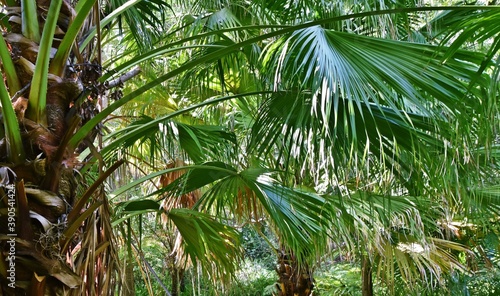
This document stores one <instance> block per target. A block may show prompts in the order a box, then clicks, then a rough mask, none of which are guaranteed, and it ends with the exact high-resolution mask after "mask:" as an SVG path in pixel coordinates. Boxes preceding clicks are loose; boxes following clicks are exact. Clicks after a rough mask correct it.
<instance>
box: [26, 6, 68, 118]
mask: <svg viewBox="0 0 500 296" xmlns="http://www.w3.org/2000/svg"><path fill="white" fill-rule="evenodd" d="M28 2H30V1H28ZM61 5H62V0H56V1H51V2H50V7H49V13H48V14H47V20H46V22H45V26H44V28H43V33H42V38H41V40H40V48H39V52H38V56H37V59H36V65H35V71H34V73H33V79H32V81H31V88H30V96H29V100H28V109H27V110H26V117H28V118H29V119H31V120H33V121H35V122H36V123H41V124H42V125H45V126H46V125H47V118H45V115H46V114H45V105H46V102H47V82H48V74H49V61H50V50H51V49H52V40H53V39H54V32H55V30H56V25H57V18H58V15H59V10H60V8H61Z"/></svg>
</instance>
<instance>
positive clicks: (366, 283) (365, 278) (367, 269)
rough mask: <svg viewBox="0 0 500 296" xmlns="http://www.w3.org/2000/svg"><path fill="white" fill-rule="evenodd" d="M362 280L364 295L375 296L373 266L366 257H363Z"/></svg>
mask: <svg viewBox="0 0 500 296" xmlns="http://www.w3.org/2000/svg"><path fill="white" fill-rule="evenodd" d="M361 280H362V283H363V285H362V295H363V296H373V281H372V264H371V262H370V258H368V257H367V256H366V255H362V258H361Z"/></svg>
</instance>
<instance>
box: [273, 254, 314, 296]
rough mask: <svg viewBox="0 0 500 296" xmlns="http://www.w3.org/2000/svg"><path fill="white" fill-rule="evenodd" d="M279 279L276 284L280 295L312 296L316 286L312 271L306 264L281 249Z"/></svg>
mask: <svg viewBox="0 0 500 296" xmlns="http://www.w3.org/2000/svg"><path fill="white" fill-rule="evenodd" d="M276 271H277V273H278V276H279V279H278V283H277V284H276V286H277V289H278V296H310V295H311V294H312V290H313V287H314V284H313V277H312V271H311V270H310V268H309V267H308V266H307V265H306V264H302V265H300V264H299V262H297V258H296V257H295V256H294V255H293V254H291V253H290V252H288V251H286V250H285V249H281V251H280V252H279V258H278V265H277V268H276Z"/></svg>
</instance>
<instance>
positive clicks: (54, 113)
mask: <svg viewBox="0 0 500 296" xmlns="http://www.w3.org/2000/svg"><path fill="white" fill-rule="evenodd" d="M71 2H73V1H70V0H64V1H63V4H62V7H61V13H60V14H59V18H58V23H57V26H58V30H56V33H55V36H56V37H57V39H61V38H62V36H63V35H64V32H65V31H66V30H67V28H68V25H69V24H70V22H71V19H72V18H73V17H74V13H75V12H74V10H73V8H72V7H71ZM50 3H51V1H45V0H37V1H36V7H37V13H38V20H39V23H40V24H39V25H40V28H43V27H44V21H45V16H46V14H47V11H48V7H49V5H50ZM17 5H19V7H9V9H8V11H9V15H8V17H7V19H9V22H10V28H9V29H10V30H9V31H8V32H5V33H4V34H3V35H4V39H5V41H6V43H7V46H8V47H9V49H10V50H11V57H12V60H13V62H14V65H15V67H16V72H17V76H18V78H19V81H20V84H21V90H20V91H19V92H18V93H17V94H16V96H15V98H14V99H13V102H12V103H13V107H14V109H15V112H16V116H17V119H18V122H19V126H20V130H21V136H22V140H23V146H24V150H25V155H26V159H25V161H24V162H23V163H21V164H17V165H12V164H11V163H9V159H7V152H6V151H7V149H8V143H7V141H8V140H7V139H6V138H5V135H4V134H3V133H2V130H4V129H2V128H0V199H1V200H0V283H1V284H0V295H61V294H65V295H71V294H78V295H83V294H84V293H85V292H83V291H82V289H83V288H84V287H85V288H88V290H87V291H94V293H97V294H98V295H102V294H103V293H104V291H103V290H102V289H101V288H102V287H110V288H112V286H113V283H112V282H110V281H112V280H111V279H112V278H113V277H114V276H113V275H112V274H109V273H106V270H107V268H112V267H113V263H112V262H110V261H109V260H108V259H109V258H110V257H106V258H105V256H113V255H114V254H110V253H108V248H106V247H101V250H100V253H99V255H95V257H93V258H89V254H93V253H92V252H94V253H95V250H92V249H89V248H87V247H86V246H85V245H82V244H78V241H79V240H82V239H85V240H87V241H88V243H90V244H93V246H94V247H95V246H98V247H99V246H102V245H106V244H108V245H109V246H112V245H113V242H112V241H111V238H110V237H111V234H110V233H111V232H110V221H109V219H108V218H109V217H107V216H106V214H105V213H104V211H106V205H107V204H106V200H105V199H104V198H103V196H104V193H103V192H102V193H98V194H96V195H93V196H92V198H90V196H89V197H87V199H86V200H85V201H87V200H89V198H90V199H91V200H94V201H98V202H100V203H102V205H101V206H99V207H97V206H96V208H95V211H94V212H93V213H89V215H88V216H86V217H88V219H86V222H83V224H82V221H81V220H78V219H77V218H78V217H79V216H80V214H81V213H80V211H78V213H76V212H75V213H73V217H72V218H71V219H70V218H69V217H70V216H71V215H72V213H71V210H72V209H73V208H74V206H75V204H76V197H77V196H76V192H77V190H76V189H77V186H78V182H77V176H78V174H75V171H76V170H77V169H78V168H79V161H78V160H77V157H76V155H75V154H74V151H69V149H66V146H65V145H64V144H62V143H64V142H65V139H68V137H69V135H71V134H72V133H73V132H74V130H75V128H76V127H77V123H78V121H75V119H76V118H78V117H79V116H78V114H80V113H85V112H86V113H89V110H83V111H82V110H81V108H80V106H81V104H77V103H76V102H77V100H78V99H79V98H80V95H81V94H82V92H83V89H84V88H85V87H86V85H87V83H94V82H95V81H93V82H89V81H88V79H87V78H85V77H84V76H85V73H84V72H85V71H83V70H84V69H80V70H81V71H79V70H77V71H72V72H70V71H66V72H65V74H64V75H63V76H62V77H59V76H56V75H52V76H49V82H48V86H47V102H46V110H45V115H46V119H44V120H42V121H41V122H40V123H37V122H35V121H32V120H30V118H27V117H28V116H27V114H28V112H27V113H26V116H25V111H26V110H27V108H28V111H29V108H30V107H29V105H28V99H27V98H28V97H29V95H30V85H31V81H32V78H33V69H34V66H35V64H36V63H37V54H38V52H39V46H38V44H37V43H35V42H33V41H32V40H30V39H28V38H26V36H23V35H22V30H21V18H22V14H21V13H20V12H21V6H20V4H17ZM52 46H54V47H57V46H58V44H57V42H53V44H52ZM70 64H72V61H68V63H67V65H70ZM87 64H90V62H88V61H87ZM2 73H3V71H2ZM3 74H4V76H5V73H3ZM3 79H5V77H4V78H3ZM4 81H5V82H6V84H7V87H9V85H8V83H7V80H4ZM92 95H93V94H90V95H89V96H88V97H86V98H88V99H89V100H91V101H92V98H91V97H92ZM86 98H84V99H86ZM94 99H95V98H94ZM84 101H85V100H84ZM93 101H97V100H93ZM80 103H82V102H80ZM83 103H85V102H83ZM89 108H91V109H92V108H94V109H95V105H92V106H89ZM45 122H46V126H44V123H45ZM9 202H10V203H9ZM84 206H85V204H82V205H81V208H79V210H82V212H83V209H85V207H84ZM11 210H12V213H13V216H12V217H11V221H10V222H11V223H12V224H7V223H8V222H9V220H8V219H9V216H8V213H9V211H11ZM101 210H102V211H101ZM103 213H104V214H103ZM14 214H15V215H14ZM30 222H31V223H30ZM71 223H75V224H73V225H71ZM82 225H83V226H82ZM10 226H12V227H10ZM70 226H71V227H72V231H71V232H69V233H68V232H66V231H67V230H68V228H70ZM74 226H79V227H74ZM68 235H70V237H68ZM9 236H12V237H14V236H15V240H12V237H9ZM87 236H88V237H87ZM101 244H102V245H101ZM91 257H92V256H91ZM6 259H9V260H10V259H12V260H10V261H6ZM86 260H89V261H86ZM87 263H90V264H87ZM9 264H12V266H15V272H12V275H13V276H14V279H13V280H12V281H11V280H7V277H8V276H9V275H10V273H6V272H5V271H8V269H9ZM79 265H80V266H79ZM81 266H83V267H81ZM90 270H91V271H90ZM89 271H90V273H88V272H89ZM83 278H87V281H86V282H85V280H83ZM103 279H104V280H103ZM9 284H10V285H9ZM75 288H77V289H78V290H80V291H79V292H76V293H75ZM71 289H73V290H71ZM87 293H91V292H87ZM91 294H92V293H91Z"/></svg>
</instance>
